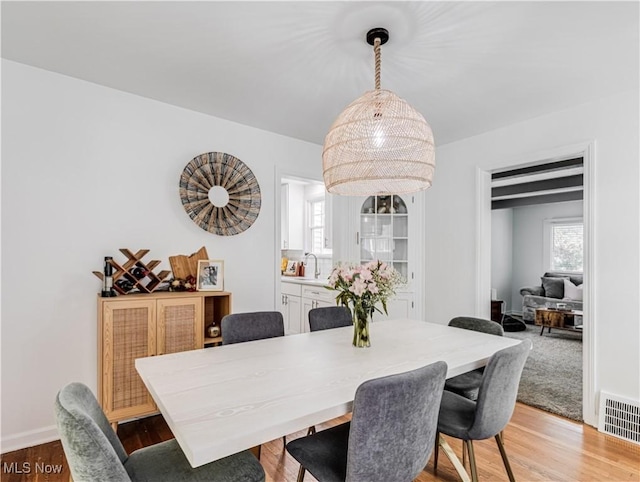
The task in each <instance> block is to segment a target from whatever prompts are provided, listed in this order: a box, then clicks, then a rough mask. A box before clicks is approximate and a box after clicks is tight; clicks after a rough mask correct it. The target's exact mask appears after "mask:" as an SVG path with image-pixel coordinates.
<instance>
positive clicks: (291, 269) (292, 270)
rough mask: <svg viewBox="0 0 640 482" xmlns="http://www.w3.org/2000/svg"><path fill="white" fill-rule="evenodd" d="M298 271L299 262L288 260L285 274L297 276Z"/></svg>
mask: <svg viewBox="0 0 640 482" xmlns="http://www.w3.org/2000/svg"><path fill="white" fill-rule="evenodd" d="M297 272H298V263H297V262H296V261H288V262H287V269H286V270H285V271H284V273H283V274H284V275H285V276H295V275H296V273H297Z"/></svg>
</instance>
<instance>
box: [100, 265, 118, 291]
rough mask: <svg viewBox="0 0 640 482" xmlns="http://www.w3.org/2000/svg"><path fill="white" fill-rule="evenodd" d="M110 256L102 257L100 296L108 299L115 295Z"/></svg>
mask: <svg viewBox="0 0 640 482" xmlns="http://www.w3.org/2000/svg"><path fill="white" fill-rule="evenodd" d="M112 259H113V258H112V257H111V256H105V257H104V276H103V278H102V296H103V297H105V298H110V297H112V296H115V295H116V293H115V291H114V289H113V266H112V265H111V260H112Z"/></svg>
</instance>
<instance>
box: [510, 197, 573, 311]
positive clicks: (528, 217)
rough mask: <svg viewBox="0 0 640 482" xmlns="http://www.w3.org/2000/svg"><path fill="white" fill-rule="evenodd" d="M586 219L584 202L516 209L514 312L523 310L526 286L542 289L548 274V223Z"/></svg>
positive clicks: (514, 222) (514, 233) (512, 294)
mask: <svg viewBox="0 0 640 482" xmlns="http://www.w3.org/2000/svg"><path fill="white" fill-rule="evenodd" d="M570 217H582V201H571V202H562V203H551V204H539V205H537V206H523V207H519V208H514V209H513V284H512V292H511V303H512V306H513V310H514V311H516V312H521V311H522V295H521V294H520V288H522V287H523V286H540V277H541V276H542V275H543V274H544V272H545V271H547V269H546V267H545V263H544V256H543V252H544V243H545V242H546V240H545V239H544V221H545V219H553V218H570Z"/></svg>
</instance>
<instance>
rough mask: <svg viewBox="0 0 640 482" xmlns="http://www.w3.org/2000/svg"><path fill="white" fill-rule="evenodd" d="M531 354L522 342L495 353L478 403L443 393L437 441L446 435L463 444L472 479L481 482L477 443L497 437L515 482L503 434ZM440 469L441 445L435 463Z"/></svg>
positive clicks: (483, 381)
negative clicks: (476, 451)
mask: <svg viewBox="0 0 640 482" xmlns="http://www.w3.org/2000/svg"><path fill="white" fill-rule="evenodd" d="M530 351H531V342H530V341H529V340H523V341H522V342H520V343H518V344H517V345H514V346H511V347H508V348H504V349H502V350H500V351H498V352H496V353H494V354H493V355H492V356H491V358H490V359H489V363H488V364H487V366H486V367H485V371H484V375H483V377H482V383H481V384H480V390H479V391H478V399H477V400H476V401H473V400H469V399H468V398H466V397H463V396H461V395H458V394H457V393H453V392H448V391H446V390H445V391H444V393H443V395H442V403H441V405H440V415H439V416H438V438H439V434H440V433H443V434H445V435H449V436H450V437H454V438H458V439H461V440H463V441H464V444H465V446H466V450H467V452H469V465H470V467H471V479H472V481H473V482H477V480H478V470H477V467H476V459H475V455H474V452H473V441H474V440H485V439H488V438H491V437H494V438H495V440H496V443H497V444H498V449H499V450H500V455H501V456H502V461H503V463H504V467H505V469H506V471H507V475H508V476H509V480H510V481H511V482H514V480H515V479H514V477H513V472H512V470H511V466H510V465H509V459H508V458H507V453H506V452H505V450H504V445H503V443H502V435H501V432H502V430H504V428H505V427H506V426H507V424H508V423H509V420H510V419H511V415H512V414H513V409H514V407H515V404H516V398H517V395H518V386H519V385H520V377H521V375H522V369H523V368H524V364H525V362H526V361H527V357H528V356H529V352H530ZM433 467H434V471H436V470H437V468H438V444H437V443H436V449H435V454H434V462H433Z"/></svg>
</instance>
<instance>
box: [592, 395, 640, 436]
mask: <svg viewBox="0 0 640 482" xmlns="http://www.w3.org/2000/svg"><path fill="white" fill-rule="evenodd" d="M599 414H600V416H599V421H598V430H600V431H601V432H604V433H607V434H609V435H613V436H614V437H618V438H621V439H624V440H628V441H629V442H634V443H637V444H639V445H640V403H638V401H637V400H630V399H628V398H623V397H619V396H617V395H612V394H610V393H607V392H600V412H599Z"/></svg>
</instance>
